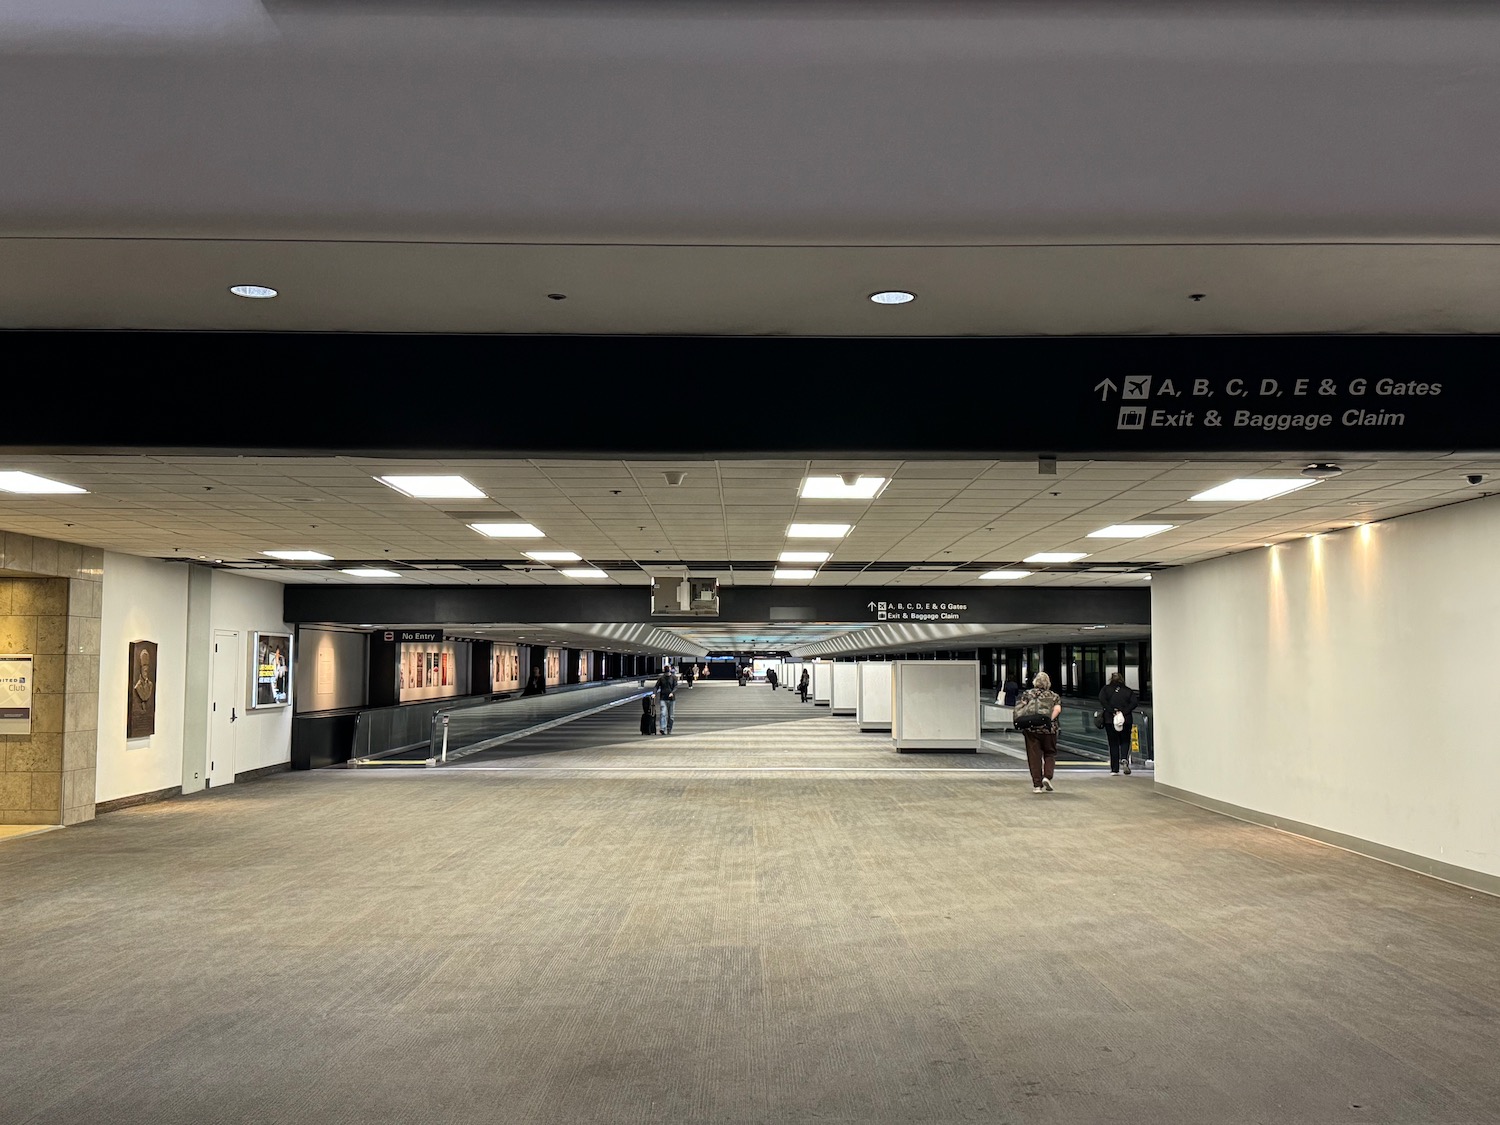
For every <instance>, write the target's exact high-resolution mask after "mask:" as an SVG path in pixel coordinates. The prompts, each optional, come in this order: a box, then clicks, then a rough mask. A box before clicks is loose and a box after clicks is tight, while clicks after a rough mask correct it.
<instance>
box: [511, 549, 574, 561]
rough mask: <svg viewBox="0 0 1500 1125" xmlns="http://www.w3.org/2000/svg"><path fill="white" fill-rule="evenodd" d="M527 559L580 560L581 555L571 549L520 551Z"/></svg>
mask: <svg viewBox="0 0 1500 1125" xmlns="http://www.w3.org/2000/svg"><path fill="white" fill-rule="evenodd" d="M521 554H523V555H525V556H526V557H527V558H528V559H535V560H536V561H537V562H582V561H583V556H582V555H579V554H575V553H574V552H572V551H522V552H521Z"/></svg>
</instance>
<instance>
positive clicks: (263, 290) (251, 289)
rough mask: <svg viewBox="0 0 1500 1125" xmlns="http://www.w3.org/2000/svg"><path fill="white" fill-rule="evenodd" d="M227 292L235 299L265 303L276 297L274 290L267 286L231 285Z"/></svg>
mask: <svg viewBox="0 0 1500 1125" xmlns="http://www.w3.org/2000/svg"><path fill="white" fill-rule="evenodd" d="M229 291H230V292H231V293H233V294H234V295H235V296H236V297H250V298H252V299H253V300H257V301H265V300H268V299H270V298H271V297H274V296H276V290H274V289H272V288H271V287H270V286H269V285H231V286H230V287H229Z"/></svg>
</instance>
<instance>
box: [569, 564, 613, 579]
mask: <svg viewBox="0 0 1500 1125" xmlns="http://www.w3.org/2000/svg"><path fill="white" fill-rule="evenodd" d="M560 573H562V574H563V575H564V576H566V577H568V578H608V577H609V575H607V574H605V573H604V571H602V570H600V569H599V568H598V567H597V566H574V567H569V568H568V569H567V570H564V571H561V572H560Z"/></svg>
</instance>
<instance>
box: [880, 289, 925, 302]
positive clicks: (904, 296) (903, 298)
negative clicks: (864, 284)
mask: <svg viewBox="0 0 1500 1125" xmlns="http://www.w3.org/2000/svg"><path fill="white" fill-rule="evenodd" d="M916 299H917V295H916V294H915V293H909V292H907V291H906V290H905V289H882V290H881V291H880V292H879V293H871V294H870V300H872V301H874V302H875V303H876V304H877V305H909V304H911V303H912V302H913V301H915V300H916Z"/></svg>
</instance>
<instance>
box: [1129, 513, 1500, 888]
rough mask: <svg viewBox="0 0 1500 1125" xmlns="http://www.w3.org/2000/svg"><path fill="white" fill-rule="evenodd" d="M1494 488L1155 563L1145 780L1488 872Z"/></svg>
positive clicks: (1499, 819)
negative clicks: (1206, 555) (1312, 533)
mask: <svg viewBox="0 0 1500 1125" xmlns="http://www.w3.org/2000/svg"><path fill="white" fill-rule="evenodd" d="M1497 559H1500V498H1491V499H1483V500H1475V501H1472V502H1469V503H1465V504H1459V505H1454V506H1452V507H1448V508H1443V509H1439V510H1437V511H1432V512H1426V513H1422V514H1420V515H1416V516H1408V517H1405V518H1403V519H1397V520H1392V521H1390V522H1387V523H1382V524H1376V525H1372V526H1368V527H1363V528H1353V529H1349V530H1344V531H1339V532H1336V533H1333V534H1329V535H1323V536H1318V537H1315V538H1312V539H1304V540H1298V541H1295V542H1292V543H1288V544H1284V545H1279V546H1276V547H1272V548H1269V549H1262V550H1255V551H1248V552H1245V553H1243V554H1238V555H1233V556H1230V557H1228V558H1223V559H1217V560H1214V561H1212V562H1206V563H1199V564H1197V565H1194V566H1189V567H1184V568H1182V569H1180V570H1170V571H1166V572H1164V573H1162V574H1160V575H1159V576H1158V578H1157V581H1155V582H1154V583H1153V584H1152V585H1153V594H1152V626H1151V629H1152V641H1153V651H1154V658H1153V659H1154V668H1153V681H1154V691H1155V703H1156V707H1155V718H1156V723H1157V727H1156V740H1157V741H1156V778H1157V781H1158V782H1160V783H1162V784H1165V785H1170V786H1173V787H1175V788H1178V789H1182V790H1185V791H1187V792H1189V793H1194V794H1198V795H1201V796H1204V797H1208V798H1211V799H1213V800H1216V801H1222V802H1227V803H1229V804H1232V805H1237V806H1240V807H1242V808H1246V809H1251V810H1254V811H1256V812H1258V813H1264V814H1268V815H1269V816H1272V817H1279V818H1285V819H1287V820H1292V821H1298V822H1301V823H1303V824H1307V825H1313V826H1316V827H1318V828H1320V829H1324V830H1327V831H1329V832H1336V833H1341V834H1344V835H1346V836H1352V837H1356V838H1357V839H1359V840H1364V841H1369V842H1371V843H1374V844H1377V845H1380V846H1383V847H1385V848H1392V849H1397V850H1399V851H1402V852H1407V853H1411V854H1414V855H1417V856H1422V857H1426V858H1427V859H1430V860H1435V861H1438V862H1441V863H1446V864H1451V865H1455V866H1458V867H1462V868H1466V869H1469V870H1474V871H1481V872H1485V873H1487V874H1490V875H1500V800H1497V799H1496V794H1497V793H1500V753H1497V749H1500V737H1497V734H1496V728H1497V724H1496V720H1495V701H1494V690H1493V679H1494V676H1493V674H1492V671H1491V669H1490V667H1489V662H1488V660H1487V656H1488V652H1489V649H1490V648H1491V647H1493V638H1495V637H1496V636H1500V563H1497V562H1496V560H1497Z"/></svg>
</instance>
